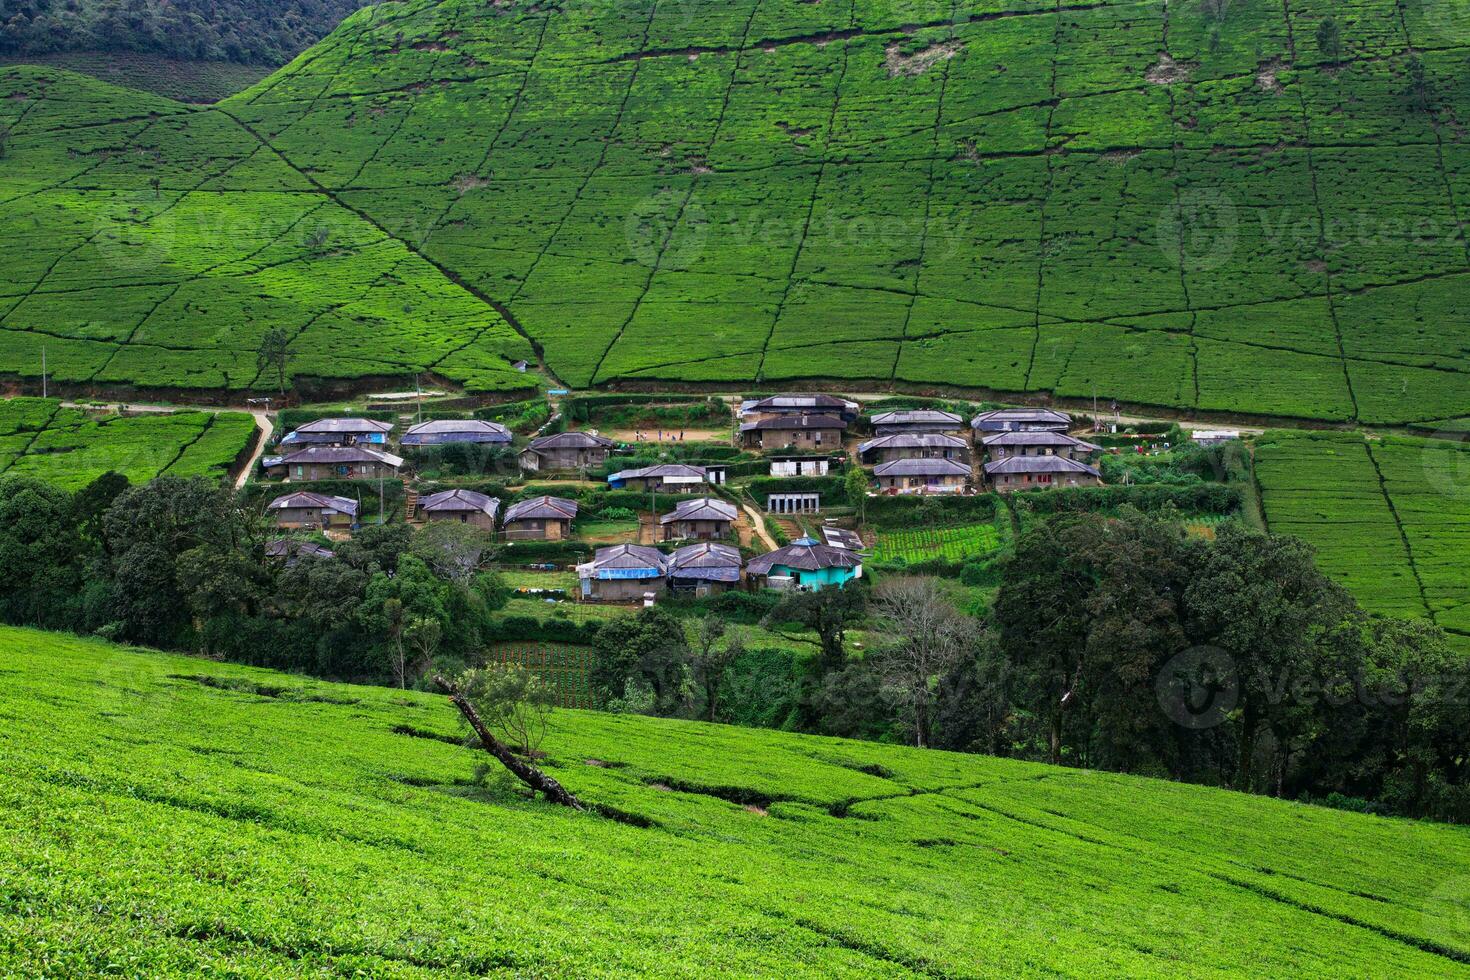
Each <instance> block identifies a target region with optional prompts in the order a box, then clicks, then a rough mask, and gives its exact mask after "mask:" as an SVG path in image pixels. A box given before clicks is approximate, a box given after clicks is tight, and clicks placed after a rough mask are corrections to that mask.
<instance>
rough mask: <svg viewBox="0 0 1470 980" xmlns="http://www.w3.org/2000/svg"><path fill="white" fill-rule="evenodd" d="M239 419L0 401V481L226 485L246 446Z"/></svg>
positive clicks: (74, 486) (245, 424)
mask: <svg viewBox="0 0 1470 980" xmlns="http://www.w3.org/2000/svg"><path fill="white" fill-rule="evenodd" d="M254 433H255V419H253V418H252V417H251V416H249V415H247V414H245V413H244V412H189V411H184V412H176V413H173V414H163V413H158V414H147V415H137V416H120V415H105V414H104V415H101V416H94V415H89V414H88V413H87V412H84V411H82V410H80V409H75V408H63V407H62V405H61V402H60V401H58V400H57V399H54V398H52V399H45V398H12V399H7V400H4V401H0V473H6V474H11V475H15V476H31V477H36V478H37V479H41V480H45V481H47V482H48V483H54V484H56V485H57V486H59V487H61V488H62V489H65V490H80V489H81V488H82V487H84V486H86V485H87V484H88V483H90V482H92V481H93V480H95V479H96V478H97V477H99V476H101V475H102V474H103V473H106V472H108V471H109V470H110V471H113V472H117V473H121V474H122V475H123V476H126V477H127V478H128V479H129V480H131V481H132V482H134V483H146V482H147V481H149V480H151V479H153V478H154V477H155V476H163V475H169V476H183V477H190V476H204V477H210V478H213V479H223V478H224V477H225V476H226V475H228V473H229V470H230V467H231V466H232V465H233V464H234V463H235V461H236V459H237V458H238V457H239V456H240V454H241V453H242V452H243V451H244V450H245V448H246V446H248V445H249V444H250V440H251V438H252V436H253V435H254Z"/></svg>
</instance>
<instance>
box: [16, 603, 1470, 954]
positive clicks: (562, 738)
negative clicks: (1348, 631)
mask: <svg viewBox="0 0 1470 980" xmlns="http://www.w3.org/2000/svg"><path fill="white" fill-rule="evenodd" d="M0 645H3V646H4V657H3V664H4V670H5V683H4V684H3V685H0V717H3V719H4V732H5V737H4V738H3V739H0V764H3V767H4V771H5V774H6V776H5V779H4V780H3V781H0V801H3V806H0V829H3V832H0V882H3V883H4V889H3V893H0V894H3V902H0V924H3V928H0V935H3V936H4V939H3V940H0V972H3V973H7V974H25V975H52V976H55V975H73V976H77V975H99V974H104V973H109V972H121V973H124V974H128V975H151V976H180V977H182V976H197V975H200V974H209V973H214V974H225V973H233V974H236V975H240V974H248V975H252V976H287V975H300V974H303V973H321V974H337V973H356V974H361V975H377V976H384V975H392V976H397V977H430V976H445V977H448V976H468V975H480V974H486V973H497V972H505V973H519V974H527V975H541V976H587V975H590V974H613V973H621V974H635V973H640V974H644V975H665V976H673V975H679V976H715V975H724V976H728V975H731V974H740V975H752V974H762V975H781V976H812V977H818V976H820V977H833V976H851V977H875V976H887V977H904V976H956V977H957V976H994V975H999V974H1005V975H1011V976H1042V975H1045V976H1057V975H1065V976H1097V975H1099V973H1107V974H1129V975H1136V976H1148V975H1157V976H1179V975H1187V974H1204V973H1209V974H1211V975H1214V976H1233V975H1240V976H1247V975H1248V976H1259V975H1262V974H1275V975H1282V974H1292V975H1297V976H1322V977H1326V976H1343V975H1360V974H1364V973H1374V974H1377V975H1401V976H1409V975H1412V976H1450V975H1456V976H1458V975H1462V974H1463V972H1464V969H1465V967H1464V965H1463V962H1462V960H1464V959H1465V958H1466V957H1467V956H1470V934H1467V933H1466V930H1465V917H1464V914H1463V909H1464V905H1463V902H1464V900H1465V891H1464V887H1463V883H1464V881H1465V879H1466V876H1467V875H1470V840H1467V838H1466V836H1465V834H1464V833H1463V830H1462V828H1456V827H1447V826H1436V825H1431V824H1417V823H1413V822H1409V821H1402V820H1389V819H1382V818H1374V817H1365V816H1361V815H1356V814H1350V813H1343V812H1339V811H1333V810H1326V809H1318V808H1312V807H1308V806H1304V805H1300V804H1293V803H1284V802H1279V801H1273V800H1267V799H1261V798H1257V797H1250V796H1244V795H1239V794H1234V793H1229V792H1223V791H1219V790H1212V789H1206V788H1201V787H1195V786H1186V785H1179V784H1172V783H1167V782H1159V781H1153V780H1147V779H1140V778H1129V777H1123V776H1108V775H1102V774H1097V773H1089V772H1082V771H1076V770H1062V769H1052V768H1048V767H1046V766H1041V765H1035V764H1023V763H1016V762H1008V761H1005V760H997V759H987V758H983V757H977V756H961V755H952V754H948V753H944V752H936V751H921V750H916V749H909V748H901V747H894V746H882V745H876V744H870V743H855V742H844V741H840V740H836V739H827V738H820V737H809V736H793V735H788V734H782V733H778V732H767V731H757V730H751V729H740V728H733V727H718V726H709V725H704V724H699V723H692V722H678V721H666V720H657V719H651V718H643V717H636V716H617V715H602V714H596V713H588V712H578V711H566V712H559V713H557V714H556V715H554V717H553V721H554V725H553V730H552V732H551V734H550V735H549V737H548V738H547V740H546V742H545V743H543V746H542V747H543V749H544V750H545V751H546V752H547V753H548V758H547V760H546V765H547V767H548V769H549V771H551V772H552V773H554V774H555V775H556V777H557V778H558V779H559V780H561V781H562V782H563V783H564V784H566V785H567V786H568V787H569V788H571V789H572V790H573V791H574V792H576V793H578V794H579V795H580V796H581V797H582V798H583V799H584V800H585V801H586V802H588V803H589V804H591V805H593V806H594V807H596V808H597V810H598V811H600V812H589V813H575V812H572V811H570V810H566V809H561V808H557V807H553V806H550V805H548V804H544V803H537V802H530V801H528V800H526V799H524V798H522V797H520V795H519V794H517V793H516V792H514V791H512V790H509V789H506V788H504V787H502V786H501V785H500V784H498V783H492V784H490V785H489V786H488V787H487V786H480V785H478V784H476V783H475V782H474V781H473V779H472V773H473V770H474V767H475V765H476V764H477V763H478V762H479V761H480V759H481V758H482V754H481V753H478V752H475V751H473V750H470V749H467V748H463V747H461V746H460V745H458V744H456V743H457V742H458V736H459V731H460V728H459V723H458V720H457V716H456V715H455V713H454V711H453V709H452V708H451V707H450V706H449V705H448V704H447V703H446V702H445V700H444V699H443V698H442V697H437V696H431V695H426V694H419V693H416V692H412V691H410V692H400V691H397V690H391V689H382V688H362V687H348V686H339V685H332V684H325V683H317V682H306V681H302V680H301V679H299V678H295V677H291V676H285V675H281V674H274V673H270V672H267V671H261V670H252V669H248V668H241V667H232V666H226V665H222V664H218V663H213V662H209V661H201V660H191V659H186V658H180V657H174V656H165V655H160V654H154V653H149V652H143V651H134V650H128V649H124V648H120V647H114V646H108V645H106V644H103V643H101V642H97V641H89V640H79V639H70V638H65V637H61V636H56V635H48V634H40V633H34V632H28V631H24V630H17V629H5V630H0ZM416 736H417V737H416Z"/></svg>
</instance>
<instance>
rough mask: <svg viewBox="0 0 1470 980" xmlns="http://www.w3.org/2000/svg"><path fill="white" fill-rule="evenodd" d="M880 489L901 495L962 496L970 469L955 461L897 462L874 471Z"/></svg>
mask: <svg viewBox="0 0 1470 980" xmlns="http://www.w3.org/2000/svg"><path fill="white" fill-rule="evenodd" d="M873 476H874V477H876V478H877V480H878V489H879V490H887V491H893V492H897V493H959V492H960V491H961V490H963V489H965V486H966V484H968V483H969V482H970V467H969V466H967V465H966V464H964V463H960V462H956V461H955V460H952V459H895V460H894V461H893V462H891V463H880V464H879V465H878V466H876V467H874V469H873Z"/></svg>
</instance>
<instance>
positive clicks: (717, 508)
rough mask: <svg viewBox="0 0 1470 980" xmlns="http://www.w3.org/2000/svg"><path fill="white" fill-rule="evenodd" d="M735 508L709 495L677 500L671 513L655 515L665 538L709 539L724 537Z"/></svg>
mask: <svg viewBox="0 0 1470 980" xmlns="http://www.w3.org/2000/svg"><path fill="white" fill-rule="evenodd" d="M738 515H739V512H738V511H737V510H736V509H735V505H734V504H732V503H729V502H727V501H724V500H719V499H716V498H713V497H700V498H698V499H697V500H681V501H680V502H679V504H678V506H676V507H675V508H674V510H673V511H672V512H671V513H668V514H664V515H663V516H662V517H660V518H659V523H660V524H662V525H663V531H664V540H665V541H682V540H685V539H687V538H695V539H697V540H700V541H712V540H716V539H718V538H723V537H727V536H728V535H729V534H730V525H732V524H733V523H734V522H735V518H736V517H737V516H738Z"/></svg>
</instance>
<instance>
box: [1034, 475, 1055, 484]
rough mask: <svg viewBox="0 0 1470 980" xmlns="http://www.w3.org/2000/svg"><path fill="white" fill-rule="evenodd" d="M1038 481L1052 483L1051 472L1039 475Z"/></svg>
mask: <svg viewBox="0 0 1470 980" xmlns="http://www.w3.org/2000/svg"><path fill="white" fill-rule="evenodd" d="M1036 482H1037V483H1050V482H1051V474H1049V473H1048V474H1043V475H1042V476H1038V477H1037V478H1036Z"/></svg>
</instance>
